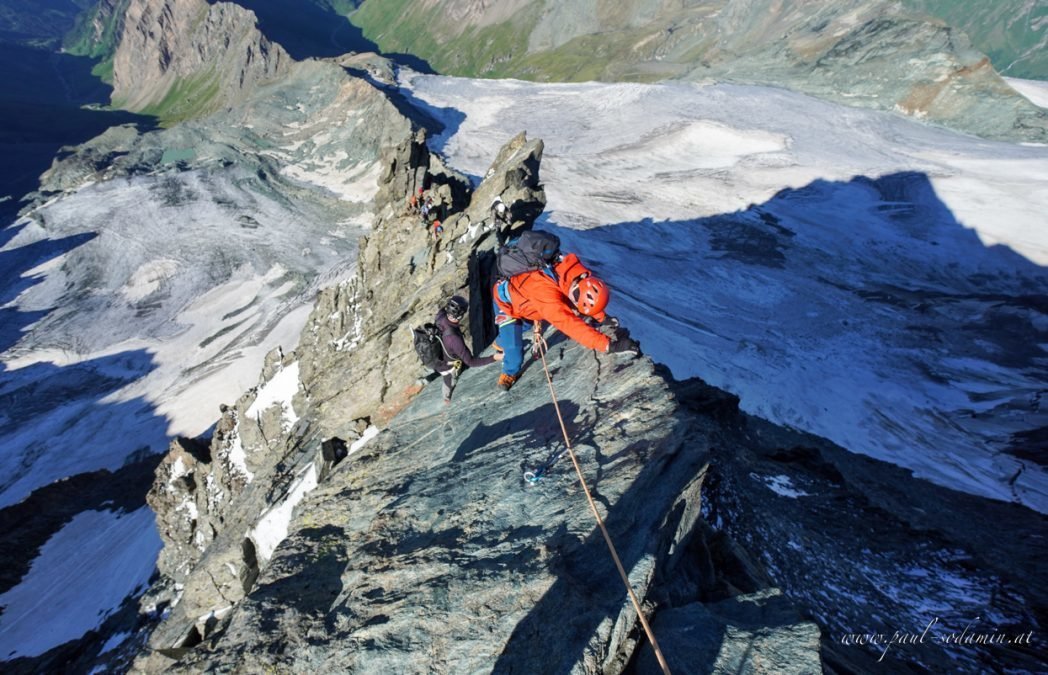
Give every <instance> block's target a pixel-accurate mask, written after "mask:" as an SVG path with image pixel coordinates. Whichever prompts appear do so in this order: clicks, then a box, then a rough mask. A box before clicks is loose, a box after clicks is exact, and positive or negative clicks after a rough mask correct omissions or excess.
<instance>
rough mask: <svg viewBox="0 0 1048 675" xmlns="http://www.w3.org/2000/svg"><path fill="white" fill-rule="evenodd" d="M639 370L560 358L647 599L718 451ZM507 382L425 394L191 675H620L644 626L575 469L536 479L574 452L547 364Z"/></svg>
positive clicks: (556, 358)
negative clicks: (527, 472) (531, 470)
mask: <svg viewBox="0 0 1048 675" xmlns="http://www.w3.org/2000/svg"><path fill="white" fill-rule="evenodd" d="M623 358H624V357H621V356H615V355H596V354H594V353H593V352H590V351H589V350H586V349H584V348H582V347H580V346H578V345H575V344H573V343H570V342H566V341H557V340H554V346H553V348H552V351H551V353H550V355H549V362H550V368H551V372H552V373H553V374H554V377H555V381H556V386H557V388H558V398H559V399H560V402H561V406H562V410H563V412H564V415H565V418H566V422H567V424H568V428H569V431H570V433H571V434H572V435H573V436H574V438H573V442H574V444H575V447H576V451H577V452H578V455H579V458H580V461H581V462H582V465H583V467H584V472H585V474H586V478H587V481H589V482H590V484H591V486H592V489H593V490H594V494H595V496H596V499H597V502H598V504H599V508H600V509H601V512H602V515H603V516H604V518H605V519H606V521H607V524H608V528H609V530H610V532H611V535H612V537H613V539H614V541H615V543H616V546H617V549H618V552H619V555H620V557H621V558H622V560H623V564H624V566H625V567H626V569H627V570H629V571H630V577H631V581H632V583H633V584H634V585H635V587H636V588H637V590H638V593H639V594H640V595H641V597H644V596H645V595H646V589H647V588H648V587H649V586H650V585H651V583H652V581H653V579H654V578H655V576H656V572H657V569H658V568H659V567H660V566H661V565H663V564H664V561H665V559H666V557H667V554H668V552H669V551H670V550H671V549H673V548H674V547H676V546H680V544H681V539H682V538H683V536H685V535H686V534H687V533H689V532H690V531H691V529H692V526H693V524H694V519H695V518H696V517H697V516H698V508H697V507H698V499H699V490H698V485H697V482H696V479H697V477H698V476H699V475H700V474H701V469H702V467H703V466H704V463H705V461H706V458H707V453H706V449H705V447H704V446H703V445H701V444H696V443H691V442H688V438H689V434H688V420H687V419H686V418H685V417H684V416H682V415H680V414H679V413H678V406H677V404H676V402H675V399H674V396H673V395H672V394H671V392H670V391H669V388H668V387H667V385H666V383H665V381H664V380H663V379H662V378H661V377H659V376H657V375H656V374H655V373H654V371H653V369H652V365H651V364H650V362H648V361H646V360H644V359H640V360H628V357H626V358H627V360H623ZM495 379H496V372H495V369H490V370H489V369H480V370H475V371H470V372H467V373H465V374H464V375H463V377H462V379H461V381H460V384H459V387H458V389H457V390H456V397H455V401H454V405H453V406H451V407H445V406H444V405H443V403H442V402H441V400H440V394H439V387H436V386H431V387H428V388H426V389H424V390H423V391H422V393H421V394H420V395H419V396H418V397H416V398H415V399H414V400H413V401H412V402H411V403H410V404H409V405H408V406H407V407H406V408H405V409H404V410H403V411H402V412H401V413H400V414H399V415H397V416H396V417H395V418H393V420H392V422H391V423H390V425H389V426H388V427H387V428H386V430H385V431H383V432H382V433H381V434H380V435H379V436H378V437H377V438H375V439H374V440H372V441H371V442H370V443H369V444H368V445H366V446H365V447H364V448H363V449H361V450H359V451H358V452H357V453H356V454H354V455H352V456H350V457H349V458H348V459H347V460H345V461H344V462H343V463H342V464H340V465H339V466H338V467H337V468H336V469H335V470H334V471H333V472H332V474H331V477H330V478H329V479H328V480H327V481H326V483H325V484H323V485H322V486H321V487H319V488H317V490H315V491H314V492H313V493H312V494H310V495H309V496H308V497H306V500H305V501H304V502H303V504H302V506H301V507H300V508H299V509H298V510H297V511H296V516H295V519H294V521H293V523H292V525H291V528H290V531H291V534H290V535H289V537H288V539H287V540H285V541H284V543H283V544H282V545H281V546H280V548H279V549H278V551H277V553H276V554H275V555H274V557H273V559H272V561H271V562H270V564H269V565H268V566H267V567H266V568H265V570H264V571H263V573H262V575H261V576H260V577H259V579H258V583H257V585H256V586H255V588H254V590H253V591H252V592H251V593H250V594H249V595H248V597H247V598H245V599H244V600H243V601H242V602H241V603H240V604H238V605H237V607H236V609H235V610H234V612H233V615H232V618H231V619H230V622H229V625H228V627H226V628H225V629H224V631H222V632H221V633H220V634H216V637H215V639H214V640H213V641H212V642H211V645H212V646H213V648H214V651H212V652H210V653H209V652H207V651H199V650H198V651H195V652H193V653H192V654H187V655H186V656H185V657H184V658H183V659H182V661H181V662H179V664H178V666H177V668H178V669H179V670H180V672H195V671H198V670H200V669H205V670H211V669H219V670H222V669H225V668H229V667H233V666H236V667H239V668H246V669H248V670H265V669H267V668H274V669H276V670H278V671H282V670H294V671H297V672H306V671H309V672H431V671H434V670H436V671H439V672H472V671H477V670H481V671H487V670H489V669H492V670H494V671H496V672H508V671H512V672H516V671H531V672H568V671H578V672H615V671H616V670H617V669H618V668H619V667H620V666H616V664H620V665H621V663H623V662H624V657H623V654H624V653H625V654H627V655H628V653H629V652H630V651H631V650H632V648H633V646H634V643H635V641H636V639H637V638H636V635H635V634H634V630H635V625H634V624H635V621H636V617H635V615H634V613H633V609H632V607H631V605H630V603H629V601H628V599H627V598H626V597H625V592H624V589H623V586H622V582H621V581H620V579H619V578H618V575H617V574H616V572H615V569H614V567H613V565H612V562H611V558H610V556H609V554H608V552H607V550H606V549H605V545H604V542H603V540H602V538H601V536H600V534H599V532H598V531H596V528H595V524H594V520H593V517H592V515H591V514H590V512H589V510H588V508H587V507H586V503H585V499H584V496H583V494H582V492H581V490H580V489H579V487H578V484H577V479H576V478H575V474H574V471H573V470H572V468H571V462H570V460H569V459H568V458H564V459H562V460H561V461H560V462H558V463H557V464H555V465H554V467H553V468H552V469H551V470H550V472H549V474H548V475H547V476H546V477H545V478H544V479H543V480H542V481H541V482H539V483H538V484H535V485H529V484H528V483H526V482H525V481H524V479H523V469H525V468H528V467H532V466H534V465H537V464H539V463H541V462H543V461H544V460H545V459H547V457H549V455H550V454H551V453H555V452H557V451H559V450H560V449H562V448H563V440H562V439H561V432H560V428H559V425H558V423H557V421H556V417H555V413H554V410H553V406H552V403H551V400H550V398H549V390H548V387H547V383H546V380H545V377H544V375H543V373H542V369H541V364H538V363H532V364H531V366H530V367H529V368H528V370H527V372H526V373H525V375H524V377H523V378H522V379H521V381H520V382H519V383H518V385H517V387H515V388H514V389H513V390H512V391H511V392H510V393H509V394H507V395H499V396H494V395H493V392H494V391H495V388H494V383H495ZM689 505H690V507H689ZM567 608H571V610H570V612H569V613H566V610H567ZM810 642H811V641H810V640H809V643H810ZM809 646H810V645H809ZM816 661H817V657H816Z"/></svg>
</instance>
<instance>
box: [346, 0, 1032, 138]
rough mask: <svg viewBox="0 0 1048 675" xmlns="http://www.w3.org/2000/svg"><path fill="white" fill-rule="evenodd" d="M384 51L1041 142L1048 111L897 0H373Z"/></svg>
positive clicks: (496, 71)
mask: <svg viewBox="0 0 1048 675" xmlns="http://www.w3.org/2000/svg"><path fill="white" fill-rule="evenodd" d="M351 18H352V20H353V21H354V22H355V23H356V24H357V25H359V26H361V27H362V28H363V29H364V33H365V35H366V36H367V37H369V38H371V39H373V40H374V41H375V42H376V43H378V44H379V46H380V47H381V48H382V49H383V50H385V51H406V52H409V53H412V54H415V55H417V56H420V57H422V58H424V59H426V60H427V61H429V62H430V63H431V64H432V65H433V66H434V67H435V68H437V69H438V70H440V71H441V72H444V73H448V74H456V75H467V76H474V77H519V78H525V79H533V80H553V81H584V80H604V81H654V80H659V79H666V78H679V79H688V80H697V81H702V80H707V79H714V80H717V79H720V80H732V81H738V82H749V83H759V84H772V85H777V86H784V87H787V88H790V89H794V90H796V91H801V92H805V93H809V94H814V95H816V96H820V97H825V98H829V99H831V100H836V101H840V102H845V103H847V104H849V105H860V106H864V107H872V108H878V109H882V110H883V109H887V110H896V111H899V112H902V113H904V114H907V115H911V116H914V117H918V118H920V119H926V120H928V121H931V122H935V123H939V124H944V125H947V126H950V127H952V128H955V129H960V130H963V131H967V132H970V133H975V134H979V135H982V136H986V137H989V138H1000V139H1012V140H1027V141H1038V142H1045V141H1046V140H1048V117H1046V115H1045V113H1044V112H1043V111H1041V110H1040V109H1038V108H1037V107H1036V106H1033V105H1032V104H1030V103H1029V102H1028V101H1026V100H1025V99H1024V98H1022V97H1021V96H1018V95H1017V94H1016V93H1015V92H1014V91H1013V90H1012V89H1011V88H1010V87H1009V86H1008V85H1007V84H1005V83H1004V82H1003V81H1002V80H1001V78H1000V77H999V76H998V75H997V74H996V72H995V71H994V70H993V68H992V66H991V65H990V64H989V61H988V60H987V59H986V57H985V56H983V55H982V54H980V53H978V52H977V51H975V50H973V49H972V48H971V46H970V45H969V44H968V40H967V38H966V37H965V35H964V34H963V33H961V32H959V31H955V30H953V29H951V28H949V27H947V26H944V25H943V24H942V23H940V22H938V21H927V20H924V19H922V18H920V17H919V16H918V15H915V14H911V13H907V12H904V11H902V10H901V8H900V5H899V4H897V3H893V2H887V1H885V2H880V1H876V2H851V3H837V4H833V5H828V4H826V3H824V2H816V1H813V0H795V1H793V2H788V3H779V2H772V1H771V0H704V1H702V2H695V3H687V5H686V6H679V5H677V4H668V3H661V2H652V1H650V0H632V1H631V2H626V3H610V2H596V1H593V2H586V3H560V2H552V1H545V2H541V3H511V4H508V5H507V4H504V3H492V4H483V3H472V2H467V1H466V0H459V1H455V2H449V3H440V4H439V5H437V4H435V3H431V2H427V1H425V0H398V1H397V2H393V3H386V2H384V3H378V2H365V3H364V4H363V6H362V7H361V9H360V10H358V11H357V12H356V13H354V14H353V15H352V17H351Z"/></svg>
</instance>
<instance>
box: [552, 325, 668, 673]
mask: <svg viewBox="0 0 1048 675" xmlns="http://www.w3.org/2000/svg"><path fill="white" fill-rule="evenodd" d="M535 337H536V338H537V339H538V340H539V345H540V346H539V356H541V357H542V370H544V371H545V372H546V383H547V384H549V394H550V397H551V398H552V399H553V408H554V409H555V410H556V411H557V420H558V421H559V422H560V430H561V433H563V434H564V445H565V446H566V447H567V450H568V456H569V457H571V463H572V464H574V465H575V473H576V474H578V476H579V483H580V484H581V485H582V491H583V492H585V493H586V500H587V501H588V502H589V505H590V510H591V511H593V517H594V518H596V519H597V526H598V527H600V532H601V534H602V535H604V543H605V544H607V545H608V551H610V552H611V558H612V560H614V561H615V567H616V568H617V569H618V570H619V576H620V577H622V583H623V584H625V585H626V592H627V593H629V596H630V602H632V603H633V609H635V610H636V611H637V618H638V619H640V623H641V625H642V626H643V627H644V633H645V635H647V636H648V642H649V643H651V648H652V649H654V650H655V658H656V659H658V661H659V666H660V667H661V668H662V672H663V673H665V674H666V675H670V667H669V665H667V663H666V659H665V657H663V655H662V650H661V649H659V643H658V642H657V641H656V640H655V633H653V632H652V630H651V626H649V625H648V620H647V619H646V618H644V612H642V611H641V608H640V600H638V599H637V594H636V593H634V592H633V586H631V585H630V580H629V577H628V576H626V569H625V568H624V567H623V566H622V561H621V560H619V553H618V551H616V550H615V544H614V543H612V541H611V535H610V534H608V528H606V527H604V519H603V518H601V517H600V512H599V511H597V504H596V502H594V501H593V495H592V494H590V490H589V486H587V485H586V479H585V478H584V477H583V475H582V466H581V465H580V464H579V458H578V457H576V456H575V450H574V448H572V447H571V439H570V438H569V437H568V428H567V426H566V425H565V424H564V416H563V415H561V414H560V404H559V403H557V392H556V391H555V390H554V389H553V376H552V375H550V372H549V366H548V365H547V364H546V351H547V350H548V349H549V345H548V344H546V339H545V338H543V337H542V336H541V335H540V334H538V333H536V334H535Z"/></svg>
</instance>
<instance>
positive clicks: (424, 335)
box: [411, 323, 446, 370]
mask: <svg viewBox="0 0 1048 675" xmlns="http://www.w3.org/2000/svg"><path fill="white" fill-rule="evenodd" d="M411 331H412V332H413V333H414V334H415V353H416V354H418V358H419V360H420V361H422V365H424V366H425V367H427V368H429V369H431V370H440V368H441V366H442V365H443V364H444V356H445V353H446V352H445V351H444V342H443V341H442V340H441V339H440V328H438V327H437V325H436V324H432V323H427V324H423V325H422V328H412V329H411Z"/></svg>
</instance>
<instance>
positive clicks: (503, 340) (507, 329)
mask: <svg viewBox="0 0 1048 675" xmlns="http://www.w3.org/2000/svg"><path fill="white" fill-rule="evenodd" d="M495 325H496V326H498V329H499V336H498V337H497V338H495V343H496V344H497V345H498V346H499V347H500V348H501V349H502V352H503V354H504V356H503V359H502V372H504V373H506V374H507V375H510V376H512V377H516V376H517V374H518V373H520V369H521V368H522V367H523V366H524V325H523V323H522V322H521V321H520V319H514V318H512V317H510V316H507V315H506V314H504V313H503V312H502V310H500V309H499V306H498V305H495Z"/></svg>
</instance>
